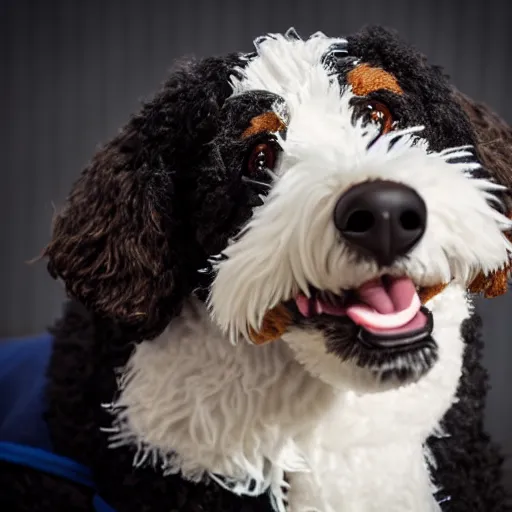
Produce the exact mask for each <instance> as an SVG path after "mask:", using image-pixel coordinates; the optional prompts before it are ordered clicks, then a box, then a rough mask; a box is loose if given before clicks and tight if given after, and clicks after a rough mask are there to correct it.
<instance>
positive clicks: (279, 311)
mask: <svg viewBox="0 0 512 512" xmlns="http://www.w3.org/2000/svg"><path fill="white" fill-rule="evenodd" d="M291 324H292V316H291V314H290V312H289V311H288V310H287V309H286V307H285V306H283V305H282V304H281V305H279V306H276V307H275V308H274V309H271V310H269V311H267V313H266V315H265V318H264V319H263V324H262V326H261V329H260V331H259V332H256V331H255V330H252V329H251V332H250V337H251V340H252V341H253V343H254V344H255V345H262V344H263V343H267V342H268V341H274V340H277V339H279V338H280V337H281V336H282V335H283V334H284V333H285V332H286V330H287V329H288V327H289V326H290V325H291Z"/></svg>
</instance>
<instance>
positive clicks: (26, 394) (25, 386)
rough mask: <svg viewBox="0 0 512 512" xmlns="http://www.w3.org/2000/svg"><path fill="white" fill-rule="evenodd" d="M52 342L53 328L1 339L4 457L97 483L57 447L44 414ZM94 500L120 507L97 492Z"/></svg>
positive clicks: (104, 509) (0, 450) (102, 508)
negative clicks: (28, 336) (42, 332)
mask: <svg viewBox="0 0 512 512" xmlns="http://www.w3.org/2000/svg"><path fill="white" fill-rule="evenodd" d="M52 345H53V338H52V337H51V335H50V334H43V335H40V336H36V337H33V338H24V339H15V340H4V341H1V342H0V460H3V461H6V462H10V463H12V464H19V465H23V466H27V467H30V468H33V469H36V470H38V471H43V472H45V473H49V474H52V475H56V476H59V477H61V478H65V479H67V480H71V481H72V482H76V483H79V484H82V485H86V486H88V487H91V488H92V489H95V488H96V485H95V482H94V480H93V478H92V474H91V471H90V470H89V468H87V467H85V466H83V465H82V464H78V463H77V462H75V461H73V460H71V459H69V458H67V457H63V456H61V455H57V454H55V453H53V449H52V444H51V441H50V435H49V432H48V427H47V425H46V422H45V420H44V412H45V397H44V389H45V387H46V386H45V385H46V370H47V368H48V363H49V361H50V355H51V352H52ZM92 504H93V508H94V510H95V511H96V512H115V510H114V509H113V508H112V507H111V506H110V505H108V503H106V502H105V501H104V500H103V499H102V498H101V497H100V496H99V495H97V494H96V495H95V496H94V498H93V503H92Z"/></svg>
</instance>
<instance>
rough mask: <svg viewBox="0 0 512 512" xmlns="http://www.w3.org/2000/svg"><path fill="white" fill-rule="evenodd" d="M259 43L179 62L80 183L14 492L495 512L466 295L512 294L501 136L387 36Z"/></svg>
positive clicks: (507, 179) (187, 504)
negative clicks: (59, 305)
mask: <svg viewBox="0 0 512 512" xmlns="http://www.w3.org/2000/svg"><path fill="white" fill-rule="evenodd" d="M255 50H256V51H255V52H254V53H251V54H243V55H241V54H233V55H228V56H226V57H221V58H208V59H205V60H202V61H199V62H195V63H190V64H187V65H184V66H182V67H181V68H179V69H178V70H176V71H175V72H174V73H173V74H172V75H171V77H170V78H169V80H168V81H167V82H166V83H165V85H164V86H163V89H162V91H161V92H160V93H159V94H158V95H157V96H156V98H155V99H154V100H153V101H151V102H149V103H148V104H146V105H145V106H144V107H143V109H142V111H141V112H140V113H139V114H138V115H136V116H135V117H133V118H132V119H131V120H130V122H129V123H128V125H127V126H126V127H125V128H124V129H123V130H122V131H121V133H120V134H119V135H118V136H117V137H116V138H115V139H114V140H112V141H111V142H110V143H109V144H107V145H106V146H105V147H104V148H103V149H102V150H101V151H100V152H99V153H98V154H97V155H96V156H95V158H94V159H93V160H92V163H91V164H90V166H89V167H88V168H87V169H85V171H84V172H83V173H82V175H81V177H80V178H79V179H78V181H77V182H76V184H75V185H74V187H73V190H72V192H71V194H70V196H69V199H68V201H67V204H66V206H65V208H64V209H63V210H62V212H61V213H60V214H59V215H58V216H57V218H56V219H55V223H54V230H53V237H52V240H51V242H50V243H49V245H48V247H47V248H46V250H45V256H46V257H47V258H48V260H49V270H50V272H51V274H52V275H53V276H54V277H56V278H59V279H61V280H62V281H63V282H64V283H65V286H66V289H67V291H68V293H69V295H70V296H71V297H72V301H71V302H70V303H69V304H68V305H67V306H66V309H65V311H64V315H63V317H62V319H61V320H59V321H58V322H57V323H56V325H55V326H54V327H53V328H52V330H51V336H47V337H45V338H42V339H40V340H38V341H36V342H33V343H32V345H30V346H32V347H35V349H34V350H29V349H24V348H23V347H26V346H28V345H26V344H23V343H17V344H9V347H10V350H11V351H12V353H15V352H16V351H19V352H22V353H23V354H22V355H21V356H20V355H19V354H18V356H16V357H15V356H13V359H12V360H13V361H18V364H22V363H21V362H19V361H23V364H25V373H24V378H23V379H18V386H19V388H20V389H21V388H22V387H24V389H25V391H27V389H28V388H29V387H30V386H31V387H30V389H28V390H29V391H30V390H31V391H34V390H36V391H37V390H39V389H40V385H39V384H38V385H37V386H35V384H34V383H38V382H40V381H42V376H43V375H44V372H45V370H46V361H47V359H48V360H49V363H48V369H47V373H46V375H47V379H48V380H47V383H46V387H45V395H44V397H43V398H44V400H40V398H41V397H39V399H38V400H36V399H34V396H36V395H35V394H34V393H32V395H31V396H32V401H27V402H25V406H24V407H22V408H21V409H19V408H18V413H19V411H20V410H21V413H19V414H22V415H23V414H24V415H25V416H23V419H22V420H21V421H20V420H19V418H20V415H19V414H18V415H17V416H16V414H15V412H16V411H15V412H13V408H12V407H11V409H10V413H11V414H10V416H9V415H7V419H6V420H4V424H7V425H9V421H10V425H11V427H13V425H14V428H11V429H10V430H9V429H5V428H4V432H5V431H7V433H8V435H5V434H4V437H3V439H2V440H3V441H4V442H3V443H2V445H0V446H2V451H1V452H0V453H1V454H2V455H1V457H0V458H2V459H3V462H2V463H1V464H2V466H1V473H0V486H1V487H0V488H1V497H0V502H2V501H3V503H7V504H8V505H9V507H10V508H9V510H20V511H29V510H30V511H31V512H32V511H39V510H41V511H52V512H54V511H56V510H77V511H80V510H83V511H86V510H93V509H94V508H93V507H96V510H107V507H112V508H113V509H114V510H117V511H120V512H121V511H122V512H128V511H137V512H140V511H155V512H158V511H162V512H163V511H166V512H169V511H178V510H179V511H191V512H192V511H194V512H198V511H217V510H218V511H221V510H222V511H223V512H226V511H237V512H239V511H241V510H243V511H246V512H249V511H270V510H272V508H274V509H275V510H278V511H282V510H285V509H288V510H289V511H291V512H306V511H310V512H313V511H319V512H320V511H321V512H371V511H383V510H386V511H398V512H410V511H417V512H423V511H438V510H443V511H461V512H462V511H464V512H467V511H481V512H484V511H485V512H490V511H498V510H504V509H505V494H504V490H503V488H502V487H501V483H500V478H501V469H500V466H501V457H500V455H499V452H498V451H497V450H496V448H495V447H494V445H493V444H492V443H491V442H490V440H489V438H488V437H487V435H486V434H485V432H484V430H483V426H482V423H483V403H484V398H485V386H486V374H485V372H484V370H483V369H482V367H481V365H480V362H479V360H480V350H481V342H480V338H479V321H478V319H477V318H476V317H475V316H474V314H473V311H472V307H471V303H470V302H469V299H468V297H469V295H468V294H469V293H471V292H473V293H475V292H483V293H484V294H485V295H486V296H495V295H499V294H501V293H503V292H504V291H505V290H506V279H507V272H508V270H509V265H510V262H509V257H510V252H511V250H512V245H511V244H510V242H509V240H508V239H507V237H506V232H507V231H508V230H510V229H511V227H512V224H511V222H510V220H509V219H508V215H509V212H510V211H511V210H512V207H511V203H512V202H511V200H510V196H508V195H507V194H508V192H507V189H506V187H507V186H509V185H510V183H511V180H512V173H511V172H510V160H511V152H510V146H511V142H512V132H511V130H510V128H509V127H508V126H507V125H505V124H504V123H503V122H502V121H501V120H500V119H499V118H497V117H496V116H494V114H492V113H491V112H489V111H488V110H487V109H486V108H484V107H481V106H478V105H475V104H474V103H473V102H472V101H471V100H469V99H468V98H466V97H464V96H463V95H461V94H460V93H458V92H457V91H455V90H454V89H453V88H452V87H451V86H450V85H449V83H448V82H447V79H446V78H445V76H444V75H443V74H442V72H441V71H440V70H439V69H438V68H436V67H432V66H430V65H429V64H427V62H426V61H425V59H424V58H423V57H422V56H421V55H419V54H418V53H417V52H416V51H415V50H413V49H411V48H410V47H408V46H407V45H405V44H404V43H402V42H401V41H400V40H399V39H398V38H397V36H396V35H395V34H394V33H391V32H388V31H386V30H384V29H382V28H378V27H376V28H369V29H365V30H363V31H361V32H359V33H357V34H355V35H353V36H350V37H348V38H347V39H343V38H329V37H326V36H325V35H323V34H321V33H318V34H315V35H313V36H312V37H310V38H308V39H306V40H302V39H301V38H300V37H299V36H298V35H297V34H296V33H295V31H293V30H290V31H288V32H287V33H286V34H285V35H270V36H266V37H263V38H260V39H258V40H257V41H256V43H255ZM34 354H36V355H34ZM16 368H19V367H16ZM27 368H29V369H30V370H27ZM20 371H21V370H18V374H20ZM27 372H30V374H28V375H27ZM38 376H39V377H40V378H39V380H38V379H37V377H38ZM20 381H21V383H20ZM41 385H42V384H41ZM2 386H3V389H6V387H5V386H6V385H4V384H2ZM13 389H14V388H12V386H11V391H10V393H9V395H10V396H17V395H16V394H15V392H14V391H13ZM17 403H19V402H17ZM11 405H12V404H11ZM42 407H44V413H41V414H39V413H40V411H41V410H42V409H41V408H42ZM35 413H38V414H39V423H34V422H32V423H31V420H30V419H29V418H28V416H26V415H27V414H29V415H30V414H32V415H33V416H34V414H35ZM43 414H44V416H43ZM15 418H18V420H17V421H16V420H15ZM43 418H44V421H43ZM34 421H35V420H34ZM20 425H25V427H26V426H27V425H33V426H34V428H33V429H32V430H33V431H34V432H32V434H34V437H33V438H31V437H30V435H28V434H30V433H31V432H28V433H27V430H26V428H25V429H22V428H19V426H20ZM36 427H37V428H36ZM0 432H1V429H0ZM21 434H23V435H25V438H22V439H21V441H23V443H24V445H25V446H21V441H20V436H21ZM43 434H44V435H43ZM44 436H47V437H45V438H44V439H43V437H44ZM35 437H38V438H39V441H38V442H39V445H38V444H37V443H36V441H34V439H35ZM27 445H28V446H27ZM42 448H45V449H46V451H37V450H38V449H39V450H41V449H42ZM48 451H52V452H53V456H54V457H55V458H54V459H48V457H46V455H48V453H47V452H48ZM44 454H46V455H44ZM38 457H39V458H38ZM45 457H46V458H45Z"/></svg>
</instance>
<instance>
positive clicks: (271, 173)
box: [265, 167, 277, 180]
mask: <svg viewBox="0 0 512 512" xmlns="http://www.w3.org/2000/svg"><path fill="white" fill-rule="evenodd" d="M265 172H266V173H267V174H268V175H269V176H270V177H271V178H272V179H274V180H277V174H276V173H275V172H274V171H273V170H272V169H269V168H268V167H265Z"/></svg>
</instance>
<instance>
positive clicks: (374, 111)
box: [367, 101, 393, 135]
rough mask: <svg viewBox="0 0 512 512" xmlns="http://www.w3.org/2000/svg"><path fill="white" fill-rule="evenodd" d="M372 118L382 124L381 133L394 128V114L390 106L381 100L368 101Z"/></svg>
mask: <svg viewBox="0 0 512 512" xmlns="http://www.w3.org/2000/svg"><path fill="white" fill-rule="evenodd" d="M367 108H368V112H369V115H370V119H371V120H372V121H373V122H374V123H378V124H379V125H380V126H381V130H380V134H381V135H383V134H384V133H389V132H390V131H391V130H392V129H393V116H392V115H391V112H390V110H389V108H388V107H387V106H386V105H384V103H381V102H380V101H371V102H370V103H368V107H367Z"/></svg>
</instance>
